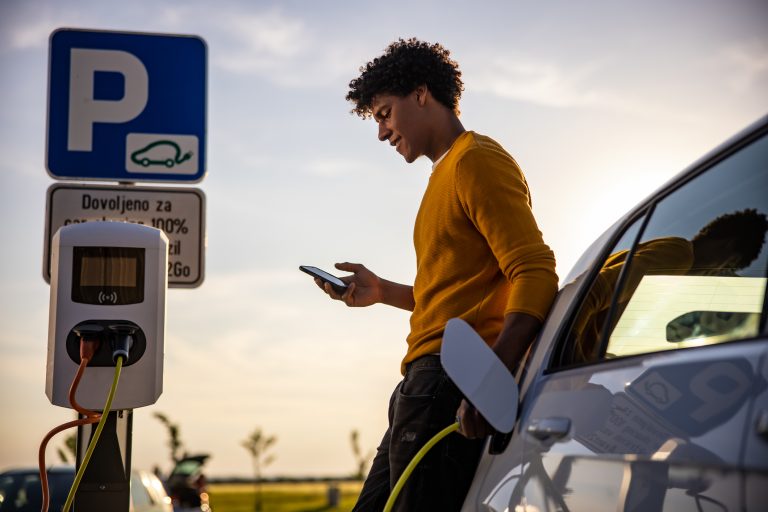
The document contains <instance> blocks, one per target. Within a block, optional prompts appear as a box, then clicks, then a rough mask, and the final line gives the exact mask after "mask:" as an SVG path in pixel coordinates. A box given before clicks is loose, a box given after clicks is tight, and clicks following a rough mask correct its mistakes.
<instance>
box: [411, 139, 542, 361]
mask: <svg viewBox="0 0 768 512" xmlns="http://www.w3.org/2000/svg"><path fill="white" fill-rule="evenodd" d="M413 239H414V245H415V248H416V266H417V268H416V280H415V282H414V286H413V296H414V299H415V307H414V310H413V314H412V315H411V332H410V334H409V336H408V339H407V341H408V352H407V353H406V356H405V358H404V359H403V368H402V369H403V371H404V369H405V364H406V363H408V362H410V361H413V360H414V359H416V358H418V357H420V356H423V355H425V354H430V353H436V352H439V351H440V344H441V342H442V337H443V329H444V327H445V323H446V322H447V321H448V320H449V319H451V318H454V317H459V318H462V319H464V320H466V321H467V322H468V323H469V324H470V325H472V326H473V327H474V328H475V329H476V330H477V331H478V333H479V334H480V335H481V336H482V337H483V339H485V341H486V342H487V343H488V344H493V343H494V342H495V341H496V337H497V336H498V334H499V332H500V331H501V327H502V325H503V322H504V315H506V314H507V313H511V312H521V313H527V314H529V315H531V316H534V317H536V318H538V319H540V320H543V319H544V317H545V315H546V314H547V312H548V311H549V307H550V305H551V303H552V300H553V298H554V296H555V293H556V292H557V275H556V274H555V257H554V254H553V253H552V251H551V250H550V248H549V247H548V246H547V245H546V244H545V243H544V241H543V239H542V235H541V231H539V228H538V226H537V225H536V221H535V219H534V218H533V213H532V212H531V197H530V194H529V192H528V185H527V183H526V181H525V177H524V176H523V173H522V171H521V170H520V168H519V167H518V165H517V162H515V160H514V159H513V158H512V157H511V156H510V155H509V154H508V153H507V152H506V151H504V149H503V148H502V147H501V146H500V145H499V144H498V143H497V142H495V141H493V140H492V139H490V138H489V137H485V136H483V135H478V134H476V133H474V132H464V133H463V134H461V135H460V136H459V137H458V138H457V139H456V141H455V142H454V143H453V145H452V146H451V149H450V150H449V151H448V153H447V154H446V155H445V157H444V158H443V159H442V160H441V161H440V162H439V164H438V165H437V166H436V167H435V169H434V170H433V172H432V176H431V177H430V179H429V184H428V185H427V189H426V191H425V192H424V197H423V199H422V201H421V206H420V208H419V212H418V214H417V216H416V224H415V227H414V235H413Z"/></svg>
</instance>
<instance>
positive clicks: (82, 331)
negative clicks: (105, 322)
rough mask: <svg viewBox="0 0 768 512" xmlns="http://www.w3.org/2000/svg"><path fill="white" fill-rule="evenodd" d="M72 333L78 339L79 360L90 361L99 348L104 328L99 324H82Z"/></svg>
mask: <svg viewBox="0 0 768 512" xmlns="http://www.w3.org/2000/svg"><path fill="white" fill-rule="evenodd" d="M72 331H73V332H74V333H75V334H76V335H77V337H78V338H79V339H80V360H81V361H82V360H83V359H87V360H88V361H90V360H92V359H93V356H94V355H96V352H98V351H99V347H100V346H101V338H102V335H103V334H104V327H102V326H101V325H99V324H83V325H78V326H77V327H75V328H74V329H72Z"/></svg>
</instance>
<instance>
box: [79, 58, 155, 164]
mask: <svg viewBox="0 0 768 512" xmlns="http://www.w3.org/2000/svg"><path fill="white" fill-rule="evenodd" d="M96 71H107V72H114V73H120V74H121V75H123V78H124V80H125V87H124V90H125V94H124V95H123V98H122V99H120V100H117V101H113V100H97V99H94V97H93V96H94V88H93V82H94V74H95V73H96ZM148 97H149V76H148V75H147V68H145V67H144V64H142V63H141V61H140V60H139V59H138V58H136V56H135V55H132V54H130V53H128V52H124V51H118V50H91V49H86V48H72V53H71V63H70V75H69V124H68V137H67V150H69V151H92V150H93V123H125V122H127V121H130V120H131V119H135V118H136V117H137V116H138V115H139V114H141V112H142V111H143V110H144V107H146V106H147V98H148Z"/></svg>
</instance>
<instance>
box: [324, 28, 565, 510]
mask: <svg viewBox="0 0 768 512" xmlns="http://www.w3.org/2000/svg"><path fill="white" fill-rule="evenodd" d="M462 89H463V84H462V81H461V73H460V71H459V69H458V66H457V64H456V63H455V62H454V61H452V60H451V59H450V58H449V52H448V50H446V49H445V48H443V47H442V46H441V45H439V44H429V43H426V42H422V41H419V40H416V39H409V40H407V41H405V40H402V39H400V40H398V41H395V42H394V43H392V44H391V45H389V46H388V47H387V49H386V51H385V53H384V54H383V55H382V56H381V57H379V58H377V59H374V60H373V61H371V62H369V63H368V64H366V65H365V66H364V67H362V68H361V75H360V76H359V77H358V78H356V79H354V80H352V81H351V82H350V91H349V93H348V94H347V100H349V101H351V102H353V104H354V108H353V112H355V113H356V114H358V115H359V116H360V117H362V118H364V119H365V118H373V119H374V120H375V121H376V122H377V123H378V126H379V132H378V137H379V140H381V141H382V142H389V144H390V145H392V146H394V147H395V150H396V151H397V152H398V153H400V154H401V155H402V156H403V158H404V159H405V161H406V162H408V163H411V162H413V161H415V160H416V159H417V158H419V157H420V156H426V157H427V158H429V159H430V160H431V161H432V162H433V165H432V176H431V178H430V182H429V185H428V186H427V189H426V191H425V193H424V197H423V199H422V203H421V207H420V209H419V213H418V215H417V217H416V223H415V228H414V245H415V249H416V264H417V272H416V279H415V282H414V284H413V286H410V285H405V284H399V283H394V282H392V281H387V280H385V279H382V278H380V277H379V276H377V275H375V274H374V273H373V272H371V271H370V270H368V269H367V268H365V267H364V266H363V265H360V264H353V263H339V264H337V265H336V268H338V269H340V270H344V271H348V272H351V273H352V275H349V276H345V277H343V278H342V279H343V280H344V281H345V282H346V283H347V284H348V288H347V290H346V292H345V293H344V294H343V295H339V294H338V293H336V292H335V291H334V290H333V289H332V288H331V287H330V285H323V284H322V283H321V282H320V281H319V280H317V283H318V285H319V286H321V287H323V288H324V290H325V292H326V293H327V294H328V295H330V296H331V297H332V298H334V299H337V300H342V301H344V302H345V303H346V304H347V306H355V307H359V306H370V305H372V304H376V303H382V304H387V305H390V306H394V307H398V308H401V309H405V310H408V311H412V315H411V331H410V334H409V336H408V338H407V343H408V349H407V352H406V355H405V358H404V359H403V362H402V368H401V372H402V373H403V375H404V379H403V380H402V381H401V382H400V384H398V386H397V388H396V389H395V392H394V393H393V395H392V398H391V400H390V406H389V428H388V429H387V431H386V433H385V435H384V438H383V440H382V442H381V444H380V446H379V448H378V453H377V455H376V457H375V459H374V462H373V464H372V466H371V471H370V473H369V475H368V478H367V479H366V482H365V485H364V486H363V490H362V492H361V495H360V498H359V500H358V503H357V505H356V507H355V509H354V510H356V511H378V510H381V509H382V508H383V506H384V504H385V502H386V500H387V497H388V496H389V493H390V490H391V488H392V487H393V486H394V484H395V483H396V482H397V479H398V478H399V477H400V475H401V474H402V472H403V470H404V469H405V467H406V466H407V464H408V462H410V460H411V458H412V457H413V456H414V455H415V454H416V452H417V451H418V450H419V449H420V448H421V447H422V446H423V445H424V444H425V443H426V442H427V441H428V440H429V439H430V438H431V437H432V436H433V435H434V434H436V433H437V432H438V431H440V430H442V429H443V428H444V427H446V426H448V425H450V424H451V423H452V422H453V421H455V419H460V424H461V427H460V430H459V432H460V433H462V434H463V436H464V437H462V436H449V437H448V438H446V439H445V440H443V441H442V442H441V443H439V444H438V445H437V446H436V447H435V448H433V449H432V451H431V452H430V453H429V454H428V455H427V456H426V457H425V459H424V460H422V462H421V463H420V464H419V466H418V467H417V469H416V471H414V473H413V474H412V475H411V477H410V479H409V481H408V482H407V484H406V485H405V487H404V489H403V491H402V493H401V495H400V497H399V498H398V502H397V505H396V510H409V511H428V510H436V511H441V512H446V511H451V510H459V509H460V508H461V505H462V503H463V501H464V497H465V495H466V492H467V490H468V489H469V484H470V482H471V480H472V477H473V475H474V471H475V468H476V465H477V462H478V460H479V456H480V452H481V449H482V438H483V437H484V436H486V435H487V434H489V433H491V428H490V427H489V425H488V424H487V423H486V422H485V420H484V419H483V418H482V417H481V416H480V414H479V413H478V412H477V411H476V410H475V409H474V408H473V407H472V406H471V405H469V404H468V403H466V402H465V401H463V400H462V396H461V393H460V392H459V391H458V389H457V388H456V387H455V386H454V385H453V383H452V382H450V380H449V379H448V378H447V377H446V375H445V373H444V371H443V369H442V367H441V365H440V358H439V353H440V345H441V341H442V336H443V329H444V327H445V323H446V322H447V321H448V320H449V319H451V318H454V317H460V318H463V319H464V320H466V321H467V322H469V323H470V325H472V326H473V327H474V328H475V329H476V330H477V331H478V333H479V334H480V335H481V336H482V337H483V338H484V339H485V340H486V342H487V343H488V344H489V345H490V346H492V347H493V349H494V351H495V352H496V353H497V354H498V355H499V357H500V358H501V359H502V360H503V361H504V363H505V364H506V365H507V366H508V367H509V368H510V369H511V370H512V369H514V368H515V367H516V365H517V364H518V363H519V361H520V359H521V357H522V356H523V354H524V353H525V351H526V350H527V349H528V347H529V345H530V344H531V343H532V342H533V340H534V338H535V336H536V335H537V333H538V330H539V328H540V325H541V323H542V321H543V320H544V317H545V315H546V314H547V311H548V309H549V307H550V305H551V302H552V299H553V297H554V295H555V293H556V291H557V276H556V274H555V259H554V255H553V254H552V251H551V250H550V249H549V247H547V245H545V243H544V242H543V240H542V235H541V232H540V231H539V229H538V227H537V225H536V222H535V220H534V218H533V214H532V212H531V199H530V194H529V191H528V186H527V183H526V181H525V178H524V176H523V174H522V172H521V171H520V168H519V167H518V165H517V163H516V162H515V160H514V159H513V158H512V157H511V156H510V155H509V154H508V153H507V152H506V151H504V149H503V148H502V147H501V146H500V145H499V144H497V143H496V142H494V141H493V140H491V139H490V138H488V137H485V136H483V135H479V134H476V133H474V132H470V131H466V130H465V129H464V127H463V126H462V124H461V121H460V120H459V117H458V113H459V109H458V100H459V97H460V95H461V91H462Z"/></svg>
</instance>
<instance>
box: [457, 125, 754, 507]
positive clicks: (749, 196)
mask: <svg viewBox="0 0 768 512" xmlns="http://www.w3.org/2000/svg"><path fill="white" fill-rule="evenodd" d="M596 193H600V192H599V191H598V190H596ZM585 200H588V198H585ZM766 216H768V116H766V117H764V118H762V119H761V120H760V121H758V122H757V123H755V124H754V125H752V126H750V127H749V128H748V129H746V130H745V131H743V132H742V133H740V134H739V135H737V136H736V137H734V138H733V139H731V140H729V141H728V142H727V143H725V144H723V145H722V146H720V147H719V148H718V149H716V150H715V151H713V152H711V153H710V154H708V155H707V156H705V157H704V158H702V159H701V160H699V161H698V162H696V163H695V164H694V165H692V166H691V167H689V168H688V169H687V170H685V171H684V172H682V173H681V174H680V175H678V176H677V177H676V178H675V179H673V180H672V181H670V182H669V183H668V184H667V185H665V186H664V187H662V188H661V189H659V190H658V191H657V192H656V193H654V194H652V195H651V196H650V197H649V198H648V199H646V200H645V201H643V202H642V203H640V204H639V205H638V206H636V207H635V208H633V209H632V210H631V211H630V212H629V213H627V214H626V215H625V216H624V217H623V218H622V219H620V220H619V221H618V222H616V223H615V224H614V226H613V227H611V228H610V229H609V230H608V231H606V232H605V233H604V234H603V235H602V236H601V237H600V238H599V239H598V240H597V241H595V242H594V243H593V244H592V246H591V247H590V248H589V249H588V250H587V251H586V252H585V254H584V255H583V256H582V257H581V259H580V260H579V262H578V263H577V264H576V265H575V267H574V269H573V270H572V271H571V273H570V274H569V275H568V276H567V277H566V278H565V280H564V281H563V283H562V285H561V289H560V291H559V293H558V296H557V298H556V300H555V303H554V305H553V307H552V310H551V311H550V313H549V316H548V318H547V320H546V322H545V324H544V326H543V329H542V331H541V335H540V336H539V339H538V340H537V342H536V343H535V345H534V346H533V348H532V349H531V351H530V353H529V355H528V357H527V359H526V360H525V361H524V362H523V364H522V365H521V367H520V369H519V372H518V375H517V382H518V383H519V396H520V403H519V409H518V410H519V413H518V416H517V422H516V424H515V427H514V430H513V431H512V432H511V434H509V435H506V436H502V435H498V434H497V435H495V436H494V437H493V438H492V439H491V440H490V441H489V442H488V444H487V447H486V450H485V452H484V454H483V456H482V459H481V461H480V464H479V467H478V469H477V472H476V474H475V477H474V481H473V483H472V486H471V488H470V491H469V493H468V495H467V498H466V501H465V503H464V506H463V509H462V510H463V511H466V512H470V511H482V512H522V511H529V512H533V511H536V512H544V511H568V510H570V511H588V512H601V511H610V512H616V511H643V512H645V511H657V510H658V511H674V512H685V511H692V512H693V511H695V512H701V511H707V510H712V511H755V512H757V511H765V510H768V334H767V330H766V316H767V313H766V302H768V301H767V300H766V276H767V275H768V242H766V240H765V238H766V237H765V234H766V227H768V222H766Z"/></svg>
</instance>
